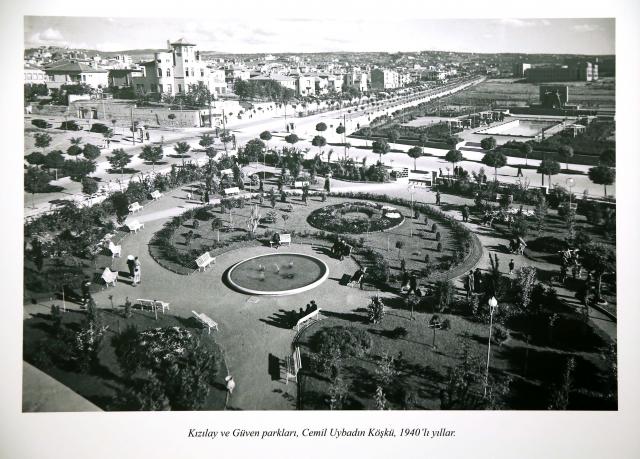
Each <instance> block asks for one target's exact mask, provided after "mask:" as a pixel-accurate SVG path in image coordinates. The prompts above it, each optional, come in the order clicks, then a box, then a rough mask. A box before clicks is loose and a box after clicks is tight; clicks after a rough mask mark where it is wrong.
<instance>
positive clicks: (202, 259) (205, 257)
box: [196, 252, 216, 271]
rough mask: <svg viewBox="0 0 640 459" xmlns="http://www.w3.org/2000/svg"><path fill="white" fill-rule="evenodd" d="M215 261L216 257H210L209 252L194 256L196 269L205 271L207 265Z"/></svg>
mask: <svg viewBox="0 0 640 459" xmlns="http://www.w3.org/2000/svg"><path fill="white" fill-rule="evenodd" d="M215 262H216V258H215V257H212V256H211V254H210V253H209V252H205V253H203V254H202V255H200V256H199V257H198V258H196V265H198V271H200V270H202V271H206V270H207V266H209V265H210V264H211V263H215Z"/></svg>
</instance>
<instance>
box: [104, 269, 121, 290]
mask: <svg viewBox="0 0 640 459" xmlns="http://www.w3.org/2000/svg"><path fill="white" fill-rule="evenodd" d="M100 277H101V278H102V280H104V283H105V284H106V285H107V287H108V286H109V284H111V285H113V286H114V287H115V286H116V282H118V271H111V270H110V269H109V268H104V271H103V272H102V276H100Z"/></svg>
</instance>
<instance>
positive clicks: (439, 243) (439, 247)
mask: <svg viewBox="0 0 640 459" xmlns="http://www.w3.org/2000/svg"><path fill="white" fill-rule="evenodd" d="M436 250H437V251H438V252H442V242H438V245H437V246H436Z"/></svg>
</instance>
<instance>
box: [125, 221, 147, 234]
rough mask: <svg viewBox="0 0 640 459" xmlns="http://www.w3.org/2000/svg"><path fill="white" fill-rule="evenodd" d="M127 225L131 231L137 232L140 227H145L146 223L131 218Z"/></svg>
mask: <svg viewBox="0 0 640 459" xmlns="http://www.w3.org/2000/svg"><path fill="white" fill-rule="evenodd" d="M125 226H126V227H127V228H129V231H130V232H131V233H137V232H138V230H139V229H140V228H144V223H140V222H139V221H138V220H129V221H128V222H126V223H125Z"/></svg>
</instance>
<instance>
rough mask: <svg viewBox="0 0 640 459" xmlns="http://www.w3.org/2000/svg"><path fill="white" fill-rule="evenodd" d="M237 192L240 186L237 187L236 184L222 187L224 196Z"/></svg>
mask: <svg viewBox="0 0 640 459" xmlns="http://www.w3.org/2000/svg"><path fill="white" fill-rule="evenodd" d="M238 193H240V188H238V187H237V186H234V187H231V188H225V189H224V195H225V196H231V195H234V194H238Z"/></svg>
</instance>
